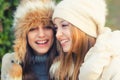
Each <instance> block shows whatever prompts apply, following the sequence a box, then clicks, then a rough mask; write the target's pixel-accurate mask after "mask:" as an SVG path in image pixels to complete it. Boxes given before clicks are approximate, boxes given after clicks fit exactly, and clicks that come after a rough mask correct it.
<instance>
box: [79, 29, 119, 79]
mask: <svg viewBox="0 0 120 80" xmlns="http://www.w3.org/2000/svg"><path fill="white" fill-rule="evenodd" d="M79 80H120V31H114V32H112V31H111V30H109V29H107V30H106V31H105V32H104V33H102V34H101V35H99V36H98V38H97V40H96V43H95V45H94V47H92V48H91V49H90V50H89V51H88V53H87V54H86V56H85V59H84V63H83V64H82V66H81V67H80V74H79Z"/></svg>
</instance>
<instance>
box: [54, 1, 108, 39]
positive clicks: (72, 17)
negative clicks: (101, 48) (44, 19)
mask: <svg viewBox="0 0 120 80" xmlns="http://www.w3.org/2000/svg"><path fill="white" fill-rule="evenodd" d="M106 15H107V9H106V3H105V1H104V0H63V1H61V2H60V3H59V4H58V5H57V6H56V8H55V11H54V13H53V17H52V19H53V21H54V19H55V18H57V17H59V18H62V19H64V20H66V21H68V22H70V23H71V24H73V25H74V26H76V27H78V28H79V29H80V30H82V31H83V32H85V33H86V34H88V35H90V36H92V37H97V36H98V35H99V34H100V33H101V32H102V30H103V28H104V26H105V18H106Z"/></svg>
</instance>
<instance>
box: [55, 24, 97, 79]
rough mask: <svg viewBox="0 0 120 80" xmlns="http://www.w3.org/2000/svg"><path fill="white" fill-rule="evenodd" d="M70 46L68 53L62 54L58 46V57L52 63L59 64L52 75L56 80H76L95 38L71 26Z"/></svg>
mask: <svg viewBox="0 0 120 80" xmlns="http://www.w3.org/2000/svg"><path fill="white" fill-rule="evenodd" d="M71 34H72V36H71V37H72V46H71V48H70V50H69V51H68V53H64V52H63V50H62V49H61V46H60V43H59V44H58V48H59V53H60V56H59V57H58V58H57V59H56V60H55V62H54V63H56V62H60V64H59V65H58V67H57V70H56V72H55V74H54V78H55V79H56V78H57V79H58V80H66V79H67V80H78V73H79V72H80V71H79V68H80V66H81V64H82V63H83V62H84V57H85V55H86V53H87V52H88V50H89V49H90V48H91V47H92V46H93V45H94V44H95V40H96V39H95V38H93V37H91V36H89V35H87V34H86V33H84V32H82V31H81V30H80V29H78V28H76V27H75V26H73V25H71Z"/></svg>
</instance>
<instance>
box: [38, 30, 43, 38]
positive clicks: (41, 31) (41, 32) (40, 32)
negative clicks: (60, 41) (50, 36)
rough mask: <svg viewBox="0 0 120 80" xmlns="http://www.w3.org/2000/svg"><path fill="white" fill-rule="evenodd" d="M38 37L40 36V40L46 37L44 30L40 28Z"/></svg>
mask: <svg viewBox="0 0 120 80" xmlns="http://www.w3.org/2000/svg"><path fill="white" fill-rule="evenodd" d="M38 36H39V37H40V38H42V37H45V31H44V29H43V28H39V32H38Z"/></svg>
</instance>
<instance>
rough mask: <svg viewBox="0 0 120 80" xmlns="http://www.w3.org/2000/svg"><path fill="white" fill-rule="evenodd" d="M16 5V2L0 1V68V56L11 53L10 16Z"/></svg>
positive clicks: (15, 0) (10, 0) (11, 33)
mask: <svg viewBox="0 0 120 80" xmlns="http://www.w3.org/2000/svg"><path fill="white" fill-rule="evenodd" d="M18 3H19V2H18V0H0V24H1V25H0V28H2V29H1V31H2V32H0V68H1V58H2V56H3V55H4V54H5V53H7V52H12V51H13V49H12V45H13V39H14V36H13V31H12V28H11V27H12V21H13V16H12V15H13V12H14V10H15V8H16V6H17V5H18Z"/></svg>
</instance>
